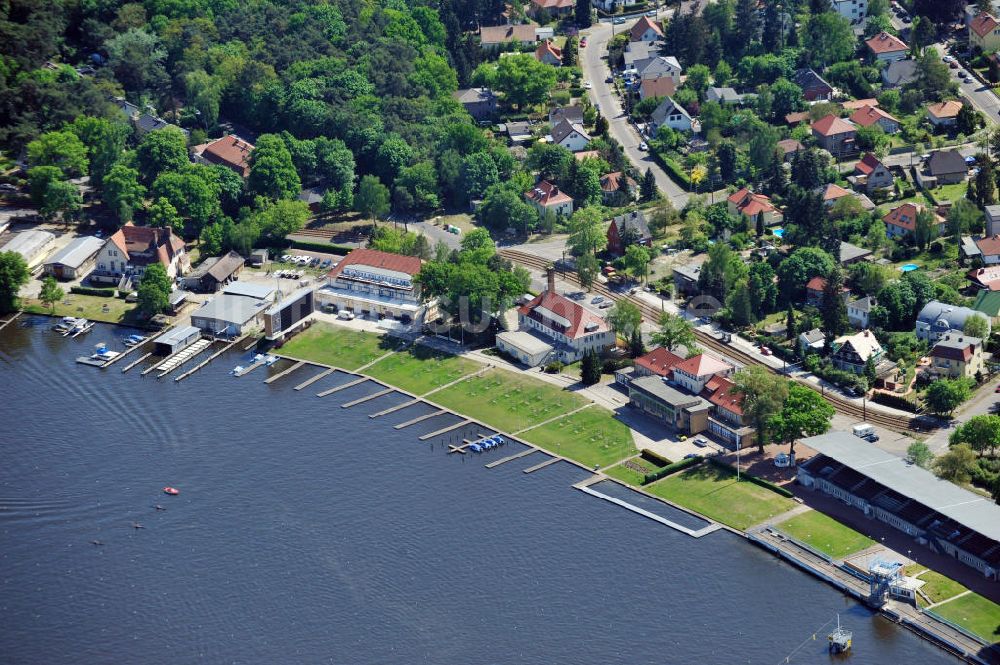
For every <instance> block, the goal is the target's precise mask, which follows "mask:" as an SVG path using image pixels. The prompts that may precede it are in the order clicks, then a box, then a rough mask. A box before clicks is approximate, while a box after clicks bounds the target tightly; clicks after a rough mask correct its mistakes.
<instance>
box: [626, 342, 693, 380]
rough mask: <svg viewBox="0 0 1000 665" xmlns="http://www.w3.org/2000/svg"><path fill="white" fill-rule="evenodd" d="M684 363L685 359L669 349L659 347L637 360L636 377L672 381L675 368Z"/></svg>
mask: <svg viewBox="0 0 1000 665" xmlns="http://www.w3.org/2000/svg"><path fill="white" fill-rule="evenodd" d="M682 362H684V357H683V356H679V355H677V354H676V353H674V352H673V351H670V350H669V349H667V348H665V347H662V346H658V347H657V348H655V349H653V350H652V351H650V352H649V353H647V354H646V355H644V356H639V357H638V358H636V359H635V375H636V377H642V376H659V377H661V378H664V379H670V378H672V377H673V374H674V367H677V365H679V364H681V363H682Z"/></svg>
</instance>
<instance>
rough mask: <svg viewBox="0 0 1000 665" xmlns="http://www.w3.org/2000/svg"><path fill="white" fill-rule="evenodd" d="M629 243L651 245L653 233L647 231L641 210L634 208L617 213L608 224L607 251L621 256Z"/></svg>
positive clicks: (644, 217)
mask: <svg viewBox="0 0 1000 665" xmlns="http://www.w3.org/2000/svg"><path fill="white" fill-rule="evenodd" d="M629 245H643V246H645V247H651V246H652V245H653V234H651V233H650V232H649V225H648V224H647V223H646V215H645V214H644V213H643V212H642V211H641V210H634V211H632V212H630V213H626V214H624V215H618V216H617V217H615V218H614V219H612V220H611V225H610V226H608V251H609V252H611V253H612V254H614V255H615V256H621V255H623V254H624V253H625V249H626V248H627V247H628V246H629Z"/></svg>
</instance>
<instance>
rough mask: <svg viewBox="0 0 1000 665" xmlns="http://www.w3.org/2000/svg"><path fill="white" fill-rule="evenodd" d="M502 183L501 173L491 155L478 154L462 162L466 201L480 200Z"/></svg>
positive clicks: (483, 152) (463, 188) (463, 192)
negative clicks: (488, 190) (491, 188)
mask: <svg viewBox="0 0 1000 665" xmlns="http://www.w3.org/2000/svg"><path fill="white" fill-rule="evenodd" d="M498 182H500V172H499V171H498V170H497V164H496V162H495V161H494V160H493V157H492V156H491V155H490V153H488V152H486V151H485V150H484V151H481V152H476V153H473V154H471V155H468V156H466V157H465V158H464V159H463V160H462V171H461V183H462V184H461V188H462V192H461V193H462V194H463V196H464V200H465V201H471V200H473V199H478V198H481V197H482V196H483V194H485V192H486V190H487V189H489V188H490V187H492V186H493V185H495V184H497V183H498Z"/></svg>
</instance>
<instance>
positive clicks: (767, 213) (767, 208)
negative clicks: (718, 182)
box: [726, 187, 784, 226]
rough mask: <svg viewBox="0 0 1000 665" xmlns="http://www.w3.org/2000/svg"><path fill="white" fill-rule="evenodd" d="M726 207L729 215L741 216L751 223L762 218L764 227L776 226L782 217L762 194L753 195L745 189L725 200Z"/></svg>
mask: <svg viewBox="0 0 1000 665" xmlns="http://www.w3.org/2000/svg"><path fill="white" fill-rule="evenodd" d="M726 207H727V209H728V210H729V214H730V215H742V216H744V217H746V218H747V219H749V220H750V221H751V222H756V221H757V218H758V216H761V215H762V216H763V220H764V225H765V226H771V225H773V224H778V223H780V222H781V220H782V219H784V217H783V216H782V214H781V211H779V210H778V209H777V208H776V207H774V204H773V203H771V199H769V198H768V197H767V196H765V195H764V194H754V193H753V192H751V191H750V190H749V189H747V188H746V187H744V188H742V189H740V190H738V191H736V192H733V193H732V194H730V195H729V197H728V198H727V199H726Z"/></svg>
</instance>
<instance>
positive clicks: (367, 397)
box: [340, 388, 396, 409]
mask: <svg viewBox="0 0 1000 665" xmlns="http://www.w3.org/2000/svg"><path fill="white" fill-rule="evenodd" d="M392 392H396V389H395V388H386V389H385V390H379V391H378V392H375V393H372V394H371V395H365V396H364V397H359V398H358V399H356V400H354V401H351V402H348V403H347V404H341V405H340V406H341V408H344V409H349V408H350V407H352V406H354V405H356V404H362V403H364V402H369V401H371V400H373V399H377V398H379V397H382V396H383V395H388V394H389V393H392Z"/></svg>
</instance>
